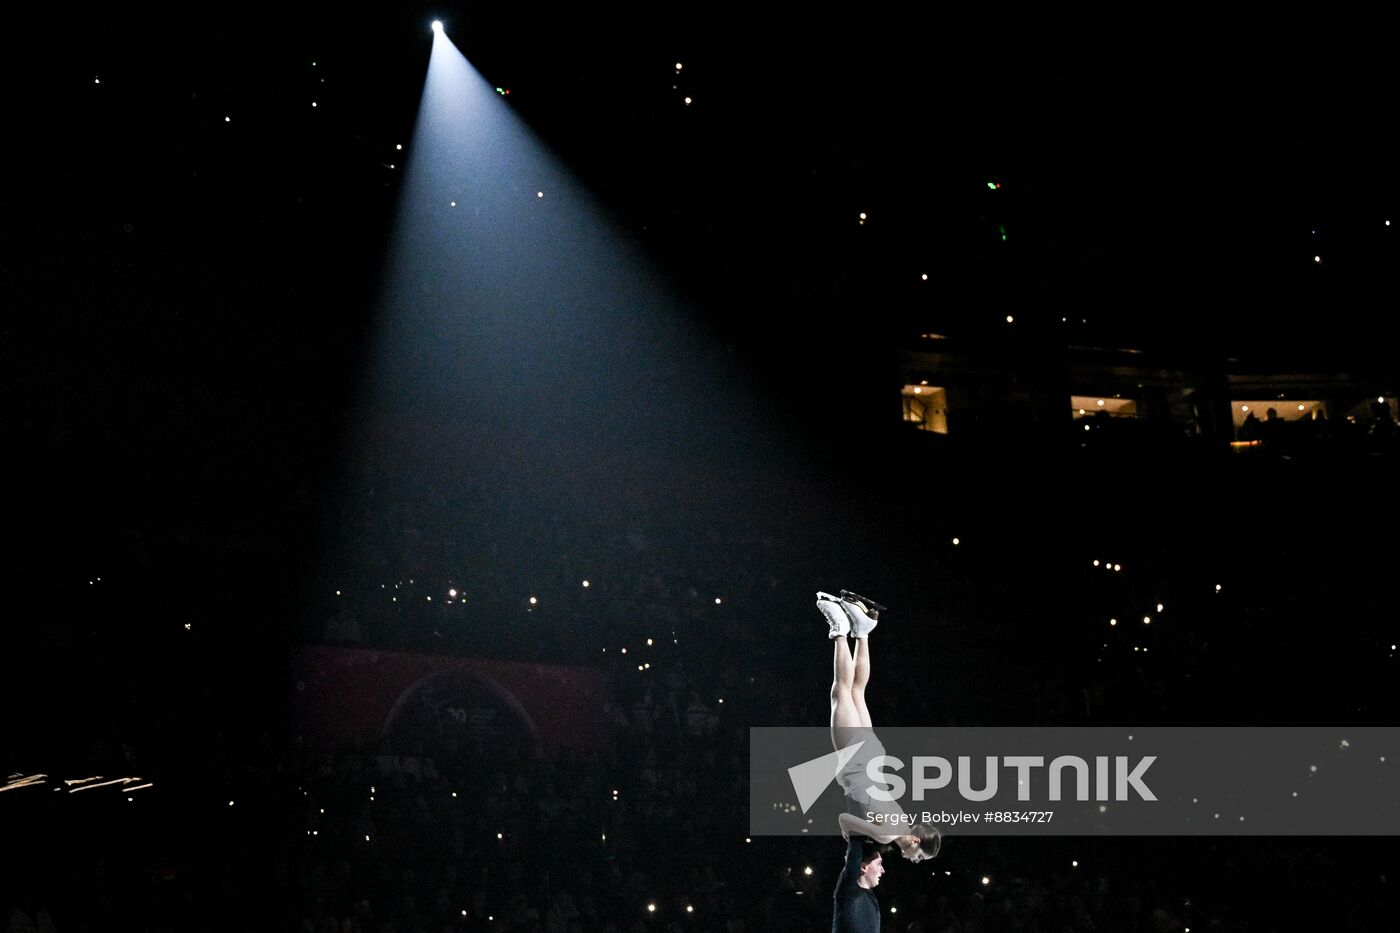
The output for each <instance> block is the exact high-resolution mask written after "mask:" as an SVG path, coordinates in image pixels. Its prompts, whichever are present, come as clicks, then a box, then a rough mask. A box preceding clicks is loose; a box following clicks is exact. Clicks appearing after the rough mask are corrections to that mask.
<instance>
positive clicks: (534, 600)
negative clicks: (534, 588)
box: [530, 596, 539, 606]
mask: <svg viewBox="0 0 1400 933" xmlns="http://www.w3.org/2000/svg"><path fill="white" fill-rule="evenodd" d="M538 602H539V600H538V599H536V598H535V597H533V596H531V597H530V605H532V606H533V605H535V604H536V603H538Z"/></svg>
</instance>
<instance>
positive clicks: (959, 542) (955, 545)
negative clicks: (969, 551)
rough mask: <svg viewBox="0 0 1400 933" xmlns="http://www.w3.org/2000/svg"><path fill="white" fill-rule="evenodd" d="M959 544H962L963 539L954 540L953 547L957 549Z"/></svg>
mask: <svg viewBox="0 0 1400 933" xmlns="http://www.w3.org/2000/svg"><path fill="white" fill-rule="evenodd" d="M959 544H962V539H961V538H954V539H953V547H957V546H958V545H959Z"/></svg>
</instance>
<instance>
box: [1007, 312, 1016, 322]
mask: <svg viewBox="0 0 1400 933" xmlns="http://www.w3.org/2000/svg"><path fill="white" fill-rule="evenodd" d="M1015 321H1016V319H1015V318H1014V317H1012V316H1011V315H1009V314H1008V315H1007V316H1006V323H1008V324H1014V323H1015Z"/></svg>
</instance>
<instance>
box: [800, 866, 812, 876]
mask: <svg viewBox="0 0 1400 933" xmlns="http://www.w3.org/2000/svg"><path fill="white" fill-rule="evenodd" d="M811 873H812V866H811V865H808V866H807V867H806V868H804V869H802V874H804V875H810V874H811Z"/></svg>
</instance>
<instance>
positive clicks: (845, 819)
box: [837, 813, 900, 845]
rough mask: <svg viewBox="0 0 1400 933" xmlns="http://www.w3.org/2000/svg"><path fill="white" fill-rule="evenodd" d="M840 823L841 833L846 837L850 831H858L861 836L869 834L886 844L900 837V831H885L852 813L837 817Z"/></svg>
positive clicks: (849, 835)
mask: <svg viewBox="0 0 1400 933" xmlns="http://www.w3.org/2000/svg"><path fill="white" fill-rule="evenodd" d="M837 821H838V822H839V823H840V824H841V835H842V836H845V837H846V838H847V839H850V838H851V833H860V834H861V835H862V836H869V837H870V838H871V839H873V840H875V841H876V842H878V843H880V844H881V845H888V844H889V843H891V842H894V841H895V840H896V839H898V838H899V837H900V833H893V832H887V831H886V830H885V829H884V828H882V827H879V826H876V825H875V824H874V823H871V822H870V821H869V820H863V819H861V818H860V817H858V816H856V815H855V814H854V813H843V814H841V815H840V816H839V817H837Z"/></svg>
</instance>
